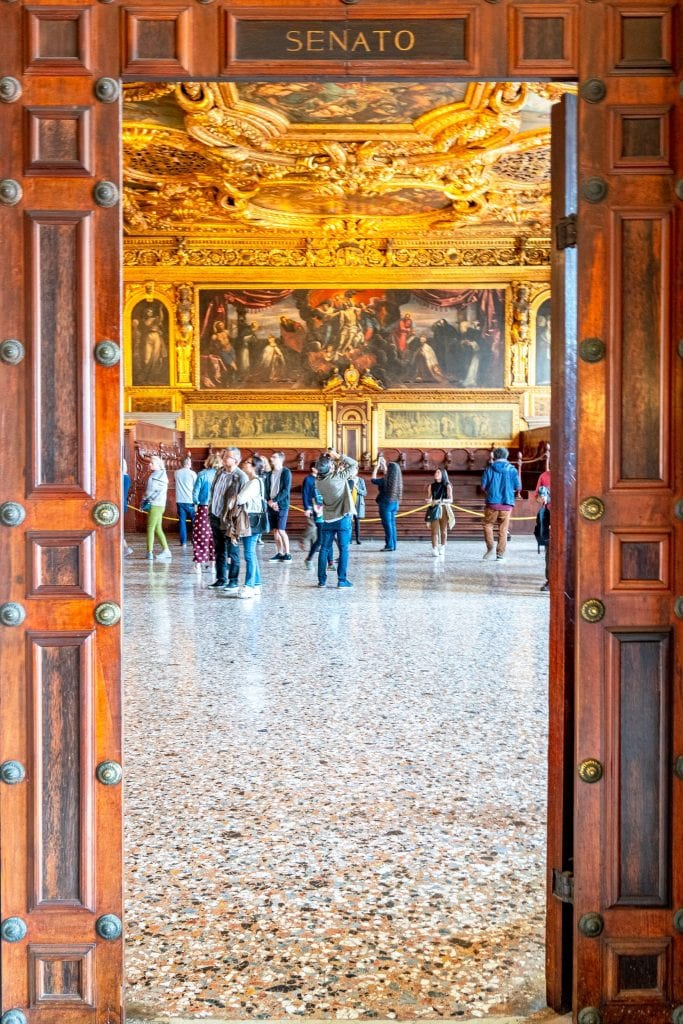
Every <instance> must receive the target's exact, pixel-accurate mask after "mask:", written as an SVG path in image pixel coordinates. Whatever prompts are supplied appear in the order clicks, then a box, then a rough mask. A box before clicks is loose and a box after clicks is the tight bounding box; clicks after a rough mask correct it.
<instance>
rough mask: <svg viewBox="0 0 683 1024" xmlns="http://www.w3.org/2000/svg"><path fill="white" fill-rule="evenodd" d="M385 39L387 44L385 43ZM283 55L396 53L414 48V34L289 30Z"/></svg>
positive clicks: (379, 30) (386, 30)
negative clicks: (360, 52) (392, 51)
mask: <svg viewBox="0 0 683 1024" xmlns="http://www.w3.org/2000/svg"><path fill="white" fill-rule="evenodd" d="M387 37H389V38H388V40H387ZM285 38H286V40H287V47H286V51H287V53H302V52H305V53H335V52H341V53H349V52H350V53H355V52H356V51H357V50H362V51H363V52H364V53H387V52H388V51H389V50H390V49H391V47H392V46H393V49H394V50H396V51H397V52H398V53H406V52H407V51H408V50H413V49H414V48H415V33H414V32H411V31H410V29H407V28H403V29H399V30H398V31H396V32H394V31H393V29H390V28H376V29H373V30H372V31H370V32H367V31H365V32H360V31H357V32H355V33H354V32H353V31H351V32H350V30H349V29H348V28H345V29H342V30H341V31H335V30H334V29H318V28H309V29H306V30H305V31H304V30H303V29H298V28H293V29H290V30H289V32H287V34H286V37H285Z"/></svg>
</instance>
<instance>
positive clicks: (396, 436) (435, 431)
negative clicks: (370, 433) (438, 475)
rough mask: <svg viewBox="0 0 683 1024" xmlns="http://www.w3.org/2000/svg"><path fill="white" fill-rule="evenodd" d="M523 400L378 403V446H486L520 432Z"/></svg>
mask: <svg viewBox="0 0 683 1024" xmlns="http://www.w3.org/2000/svg"><path fill="white" fill-rule="evenodd" d="M519 426H520V416H519V404H518V403H510V402H505V403H502V402H448V403H445V402H444V403H425V402H392V403H379V404H378V406H377V446H378V447H379V448H382V447H384V446H386V447H389V448H402V447H406V448H411V447H412V448H414V447H422V448H444V447H447V448H469V447H476V448H483V447H487V446H488V445H491V444H510V443H512V442H514V440H515V438H516V437H517V436H518V435H519Z"/></svg>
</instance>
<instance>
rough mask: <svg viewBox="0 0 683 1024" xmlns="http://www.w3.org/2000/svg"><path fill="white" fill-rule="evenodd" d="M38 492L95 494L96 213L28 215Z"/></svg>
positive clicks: (33, 483)
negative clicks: (93, 317)
mask: <svg viewBox="0 0 683 1024" xmlns="http://www.w3.org/2000/svg"><path fill="white" fill-rule="evenodd" d="M28 219H29V225H28V248H29V252H28V266H29V273H30V275H31V295H32V300H33V301H32V320H33V322H32V325H31V330H30V334H31V342H32V345H31V350H32V353H33V403H34V404H33V410H32V423H31V437H32V450H33V460H32V473H31V477H30V479H29V488H30V490H31V491H32V492H34V491H37V492H38V493H40V492H41V491H48V492H49V493H53V492H54V491H55V490H59V491H63V492H64V491H67V492H68V491H78V492H84V493H85V494H91V493H92V487H93V481H92V470H93V465H92V460H93V451H92V446H93V440H94V432H93V420H92V406H91V395H92V379H91V377H92V370H91V366H92V354H91V349H92V341H91V325H90V316H89V312H90V308H89V307H90V303H91V302H92V296H91V287H92V282H91V274H90V268H91V259H92V256H91V248H92V247H91V221H90V214H89V213H86V212H80V211H76V212H73V213H66V212H59V213H57V212H54V211H43V212H41V213H37V212H36V213H31V214H29V215H28Z"/></svg>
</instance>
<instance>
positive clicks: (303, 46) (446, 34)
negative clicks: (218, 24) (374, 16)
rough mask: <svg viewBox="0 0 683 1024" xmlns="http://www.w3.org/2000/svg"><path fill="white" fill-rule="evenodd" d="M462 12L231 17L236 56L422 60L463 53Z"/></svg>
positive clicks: (460, 56)
mask: <svg viewBox="0 0 683 1024" xmlns="http://www.w3.org/2000/svg"><path fill="white" fill-rule="evenodd" d="M465 28H466V19H465V18H450V19H448V20H440V19H439V20H435V19H425V20H417V19H414V20H404V19H401V20H398V19H396V20H393V19H392V20H388V19H384V20H382V21H379V20H377V21H373V20H366V19H363V20H360V19H357V20H355V21H332V20H329V21H328V20H316V21H299V20H296V21H295V20H288V21H285V20H282V21H270V20H262V21H253V20H250V19H242V18H240V17H239V16H237V17H236V18H235V22H234V29H233V31H234V44H233V45H234V49H233V53H234V59H235V60H237V61H249V62H253V61H262V62H263V63H264V64H270V63H272V62H273V61H274V60H276V61H297V60H300V61H313V60H322V61H340V60H341V61H368V60H371V61H382V60H386V61H390V60H401V59H405V58H406V57H410V58H411V60H423V61H459V60H460V61H461V60H464V59H465Z"/></svg>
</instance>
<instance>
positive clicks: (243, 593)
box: [239, 587, 256, 601]
mask: <svg viewBox="0 0 683 1024" xmlns="http://www.w3.org/2000/svg"><path fill="white" fill-rule="evenodd" d="M239 596H240V597H241V598H242V600H243V601H247V600H248V599H249V598H250V597H255V596H256V595H255V594H254V588H253V587H242V589H241V590H240V593H239Z"/></svg>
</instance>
